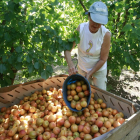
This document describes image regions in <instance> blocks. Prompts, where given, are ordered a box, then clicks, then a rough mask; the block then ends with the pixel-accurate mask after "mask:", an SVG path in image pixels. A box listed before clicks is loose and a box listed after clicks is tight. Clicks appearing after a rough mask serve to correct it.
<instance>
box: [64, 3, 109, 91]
mask: <svg viewBox="0 0 140 140" xmlns="http://www.w3.org/2000/svg"><path fill="white" fill-rule="evenodd" d="M88 16H89V21H88V22H86V23H82V24H80V25H79V26H78V28H77V30H78V31H79V33H80V44H78V73H79V74H81V75H83V76H85V77H86V78H87V79H88V80H89V82H90V84H91V85H95V86H97V87H99V88H101V89H103V90H106V82H107V78H106V75H107V59H108V55H109V49H110V40H111V33H110V31H109V30H108V29H107V28H105V26H103V25H104V24H107V22H108V9H107V6H106V5H105V4H104V3H103V2H100V1H99V2H94V3H93V4H92V5H91V7H90V9H89V11H88ZM74 46H75V43H74V44H73V48H74ZM64 54H65V58H66V61H67V63H68V72H69V75H72V74H75V73H77V69H76V68H75V66H74V64H73V62H72V61H71V53H70V51H65V52H64Z"/></svg>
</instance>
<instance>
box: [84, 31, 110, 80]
mask: <svg viewBox="0 0 140 140" xmlns="http://www.w3.org/2000/svg"><path fill="white" fill-rule="evenodd" d="M110 40H111V34H110V32H107V33H106V34H105V36H104V41H103V44H102V48H101V53H100V59H99V61H98V62H97V63H96V65H95V66H94V67H93V69H92V70H91V71H89V72H88V73H87V75H86V78H87V79H88V80H89V77H91V76H92V75H93V74H94V73H95V72H96V71H98V70H99V69H100V68H101V67H102V66H103V65H104V63H105V62H106V61H107V59H108V55H109V49H110Z"/></svg>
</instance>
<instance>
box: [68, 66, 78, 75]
mask: <svg viewBox="0 0 140 140" xmlns="http://www.w3.org/2000/svg"><path fill="white" fill-rule="evenodd" d="M77 72H78V71H77V69H76V68H75V66H74V64H72V65H70V66H69V67H68V73H69V75H73V74H76V73H77Z"/></svg>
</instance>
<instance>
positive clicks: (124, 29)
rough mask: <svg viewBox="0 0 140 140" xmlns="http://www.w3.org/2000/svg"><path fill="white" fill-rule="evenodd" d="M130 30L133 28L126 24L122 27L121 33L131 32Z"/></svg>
mask: <svg viewBox="0 0 140 140" xmlns="http://www.w3.org/2000/svg"><path fill="white" fill-rule="evenodd" d="M132 29H133V27H132V26H131V24H129V23H127V24H126V25H125V26H124V27H123V29H122V31H130V30H132Z"/></svg>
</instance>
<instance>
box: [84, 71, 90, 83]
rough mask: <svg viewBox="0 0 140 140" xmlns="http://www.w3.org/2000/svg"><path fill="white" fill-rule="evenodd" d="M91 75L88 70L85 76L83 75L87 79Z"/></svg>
mask: <svg viewBox="0 0 140 140" xmlns="http://www.w3.org/2000/svg"><path fill="white" fill-rule="evenodd" d="M90 77H91V74H90V72H88V73H87V74H86V76H85V78H86V79H87V80H88V81H89V78H90Z"/></svg>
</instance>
